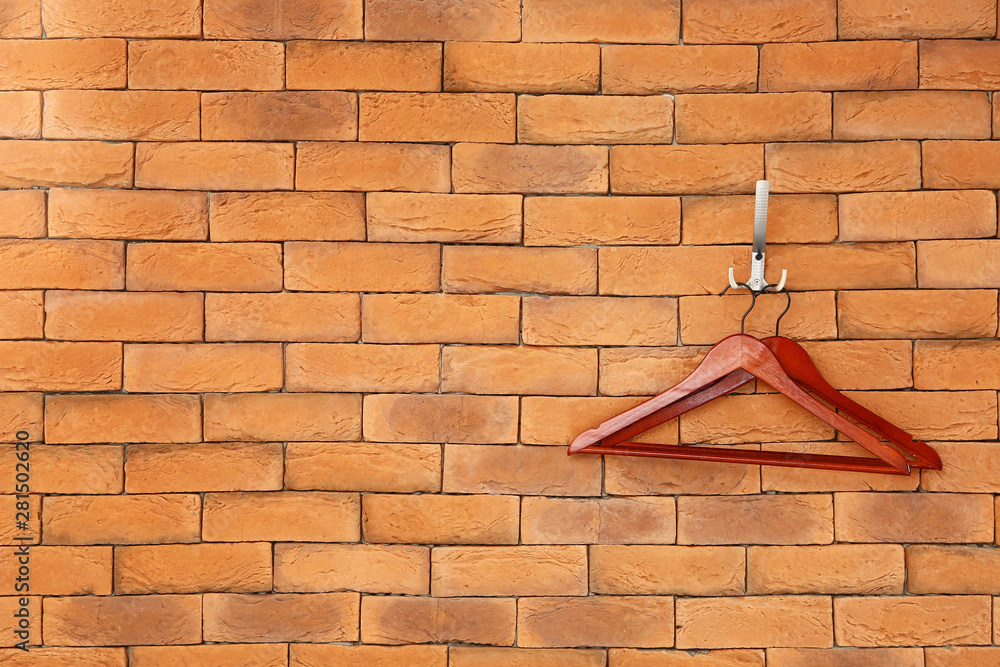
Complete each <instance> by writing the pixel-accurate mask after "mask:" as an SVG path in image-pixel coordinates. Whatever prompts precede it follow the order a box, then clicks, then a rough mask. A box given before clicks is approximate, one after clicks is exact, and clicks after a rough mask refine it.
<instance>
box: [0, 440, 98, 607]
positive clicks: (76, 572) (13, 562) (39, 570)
mask: <svg viewBox="0 0 1000 667" xmlns="http://www.w3.org/2000/svg"><path fill="white" fill-rule="evenodd" d="M36 451H37V450H36ZM32 453H34V452H32ZM12 469H13V466H12ZM29 548H30V551H31V553H30V555H29V556H28V559H29V563H30V565H29V567H30V568H31V574H30V575H29V576H31V575H33V576H31V579H32V580H31V581H30V586H31V592H32V593H34V594H36V595H111V547H47V546H40V545H32V546H31V547H29ZM23 558H24V554H18V549H17V547H3V548H0V563H2V564H3V566H4V570H6V571H7V572H10V573H12V574H13V573H16V572H18V566H19V565H23V560H22V559H23ZM10 579H11V581H10V583H9V584H5V586H4V589H3V594H4V595H17V594H18V593H19V592H20V591H18V590H17V589H16V585H17V583H16V582H15V581H14V579H15V578H14V577H11V578H10Z"/></svg>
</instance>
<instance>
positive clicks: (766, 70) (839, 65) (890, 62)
mask: <svg viewBox="0 0 1000 667" xmlns="http://www.w3.org/2000/svg"><path fill="white" fill-rule="evenodd" d="M916 87H917V44H916V42H902V41H881V42H879V41H871V42H818V43H813V44H765V45H764V46H763V47H761V51H760V90H761V91H762V92H779V91H790V90H900V89H908V88H916Z"/></svg>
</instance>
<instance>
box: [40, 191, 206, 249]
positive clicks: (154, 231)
mask: <svg viewBox="0 0 1000 667" xmlns="http://www.w3.org/2000/svg"><path fill="white" fill-rule="evenodd" d="M49 236H50V237H56V238H60V237H61V238H87V239H102V238H103V239H142V240H170V241H204V240H206V239H207V238H208V200H207V198H206V196H205V193H203V192H169V191H142V190H88V189H75V188H73V189H70V188H52V189H51V190H49Z"/></svg>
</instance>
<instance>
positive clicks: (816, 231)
mask: <svg viewBox="0 0 1000 667" xmlns="http://www.w3.org/2000/svg"><path fill="white" fill-rule="evenodd" d="M683 209H684V244H685V245H712V244H721V243H725V244H729V243H746V242H747V239H751V238H753V211H754V198H753V197H751V196H749V195H733V196H726V197H684V198H683ZM767 236H768V239H769V240H770V241H771V242H772V243H829V242H830V241H833V240H834V239H836V238H837V198H836V197H834V196H833V195H771V196H770V197H768V201H767ZM872 240H876V239H872ZM887 240H894V239H887Z"/></svg>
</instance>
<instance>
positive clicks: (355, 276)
mask: <svg viewBox="0 0 1000 667" xmlns="http://www.w3.org/2000/svg"><path fill="white" fill-rule="evenodd" d="M284 270H285V287H287V288H288V289H292V290H311V291H336V292H433V291H436V290H438V289H439V288H440V285H441V246H439V245H437V244H434V243H420V244H417V243H328V242H306V241H299V242H291V243H286V244H285V260H284Z"/></svg>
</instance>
